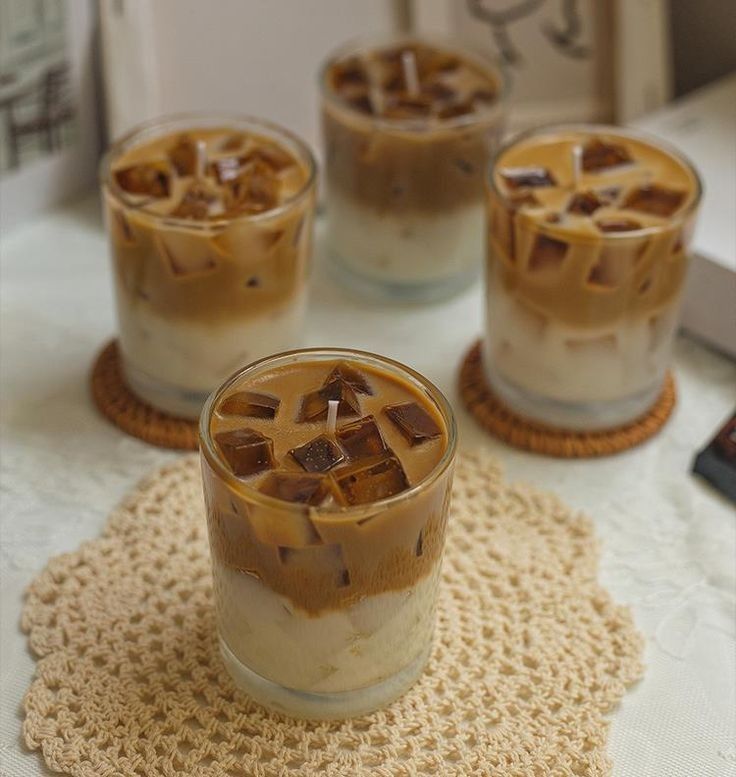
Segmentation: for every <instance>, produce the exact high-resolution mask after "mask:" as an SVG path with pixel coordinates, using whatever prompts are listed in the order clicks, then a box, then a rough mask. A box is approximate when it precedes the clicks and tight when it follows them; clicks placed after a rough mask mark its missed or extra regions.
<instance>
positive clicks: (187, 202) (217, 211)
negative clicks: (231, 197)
mask: <svg viewBox="0 0 736 777" xmlns="http://www.w3.org/2000/svg"><path fill="white" fill-rule="evenodd" d="M224 212H225V203H224V202H223V200H222V198H221V196H220V193H219V192H217V191H216V190H215V189H213V188H211V187H210V186H208V185H207V184H205V183H204V182H202V181H195V182H194V183H193V184H192V185H191V186H190V187H189V188H188V189H187V190H186V192H184V196H183V197H182V198H181V200H180V201H179V203H178V204H177V205H176V207H175V208H174V209H173V210H172V211H171V213H170V215H171V216H174V218H179V219H200V220H201V219H206V218H209V217H214V216H219V215H222V214H223V213H224Z"/></svg>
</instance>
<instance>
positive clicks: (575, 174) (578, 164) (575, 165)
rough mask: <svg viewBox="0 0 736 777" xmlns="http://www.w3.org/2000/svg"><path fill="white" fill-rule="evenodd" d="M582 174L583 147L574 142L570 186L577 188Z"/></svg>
mask: <svg viewBox="0 0 736 777" xmlns="http://www.w3.org/2000/svg"><path fill="white" fill-rule="evenodd" d="M582 175H583V147H582V146H581V145H580V144H579V143H576V144H575V145H574V146H573V147H572V186H573V189H575V190H577V189H578V188H579V187H580V178H581V177H582Z"/></svg>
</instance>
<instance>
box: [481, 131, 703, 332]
mask: <svg viewBox="0 0 736 777" xmlns="http://www.w3.org/2000/svg"><path fill="white" fill-rule="evenodd" d="M576 148H577V149H579V151H578V153H579V155H580V161H579V163H578V164H579V175H578V177H577V180H576V179H575V176H574V169H575V164H576V162H575V161H574V154H575V151H574V149H576ZM698 196H699V185H698V182H697V180H696V178H695V175H694V174H693V172H692V170H691V169H690V168H689V166H688V165H687V164H686V163H684V162H683V161H681V160H680V159H678V158H676V157H675V156H673V155H672V154H670V153H668V152H667V151H666V150H664V149H661V148H658V147H657V146H655V145H652V144H650V143H647V142H645V141H643V140H639V139H637V138H633V137H629V136H628V135H625V134H621V135H619V134H615V133H609V132H601V133H597V132H593V131H591V132H586V131H573V130H570V131H561V132H554V133H550V134H540V135H535V136H532V137H529V138H527V139H524V140H522V141H520V142H519V143H517V144H514V145H512V146H510V147H509V148H508V149H506V151H504V152H503V153H502V154H501V156H500V157H499V158H498V159H497V160H496V163H495V166H494V171H493V186H492V187H490V190H489V211H490V219H489V230H490V232H489V255H488V259H489V263H490V267H489V277H490V273H493V272H496V273H497V274H498V277H499V279H500V281H501V283H502V286H503V288H505V289H506V291H507V292H508V293H510V294H513V295H514V296H516V297H517V298H518V299H519V301H520V302H521V303H522V304H524V305H525V306H526V307H527V308H529V309H530V310H531V311H532V312H534V311H536V312H538V313H540V314H542V315H545V316H551V317H553V318H556V319H558V320H560V321H562V322H564V323H567V324H571V325H575V326H584V327H594V328H595V327H600V326H604V325H607V324H609V323H611V322H612V321H614V320H616V319H617V318H620V317H621V316H623V315H624V314H625V315H632V314H633V315H637V314H648V313H651V312H656V311H658V310H660V309H661V308H663V307H665V306H666V305H668V304H669V303H670V302H671V301H672V300H673V299H674V298H676V297H677V296H678V294H679V292H680V291H681V288H682V284H683V281H684V277H685V271H686V264H687V257H686V249H687V246H688V244H689V242H690V238H691V234H692V229H693V225H694V216H695V214H694V207H693V206H694V204H695V203H696V201H697V198H698Z"/></svg>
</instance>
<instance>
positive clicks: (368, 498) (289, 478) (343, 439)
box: [214, 362, 442, 506]
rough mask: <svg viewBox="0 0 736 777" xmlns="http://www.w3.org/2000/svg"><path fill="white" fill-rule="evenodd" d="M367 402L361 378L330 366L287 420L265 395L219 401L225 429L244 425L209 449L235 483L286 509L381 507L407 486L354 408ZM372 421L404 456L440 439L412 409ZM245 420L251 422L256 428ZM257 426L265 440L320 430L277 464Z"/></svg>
mask: <svg viewBox="0 0 736 777" xmlns="http://www.w3.org/2000/svg"><path fill="white" fill-rule="evenodd" d="M374 394H375V392H374V388H373V386H372V385H371V381H370V379H369V378H368V376H367V375H365V374H364V373H363V372H361V371H360V370H358V369H356V368H355V367H353V366H352V365H350V364H348V363H346V362H340V363H337V364H336V365H335V366H334V368H333V369H332V370H331V371H330V372H329V374H328V375H327V377H326V378H325V380H324V381H323V385H321V386H319V387H318V388H316V389H314V390H311V391H306V392H304V393H303V394H302V395H301V397H300V401H299V403H298V409H297V412H296V416H295V417H294V418H285V417H280V413H282V412H283V410H282V408H283V402H282V401H281V400H280V399H279V398H278V397H276V396H273V395H272V394H265V393H260V392H256V391H237V392H235V393H233V394H230V395H229V396H227V397H225V398H224V399H223V400H222V402H221V403H220V405H219V406H218V407H217V413H218V415H219V416H221V417H225V418H227V419H228V420H229V421H232V420H235V419H243V423H244V424H245V425H244V426H243V427H238V428H235V429H229V430H227V431H221V432H218V433H216V434H215V435H214V440H215V444H216V445H217V447H218V448H219V451H220V454H221V456H222V459H223V460H224V461H225V462H226V464H227V466H228V467H229V469H230V470H231V471H232V473H233V474H234V475H235V476H236V477H239V478H247V479H253V480H252V484H253V486H254V487H255V488H257V489H258V490H259V491H261V492H262V493H264V494H267V495H269V496H273V497H276V498H278V499H282V500H284V501H287V502H298V503H302V504H305V505H313V506H318V505H327V504H334V505H336V506H351V505H360V504H367V503H371V502H375V501H377V500H381V499H385V498H387V497H390V496H394V495H395V494H399V493H401V492H402V491H406V490H407V489H408V488H410V486H411V485H412V484H411V483H410V481H409V478H408V476H407V474H406V472H405V469H404V466H403V465H402V462H401V460H400V458H399V456H398V455H397V453H396V451H394V450H393V449H392V448H391V447H390V446H389V444H388V443H387V441H386V439H385V436H384V433H383V432H382V431H381V425H380V423H379V421H378V419H377V418H376V416H375V415H374V414H373V413H364V412H363V410H362V408H361V397H364V398H367V397H371V398H374ZM331 401H332V402H337V423H336V425H335V426H334V428H332V429H330V428H329V427H328V424H327V423H326V422H327V418H328V412H329V403H330V402H331ZM380 413H381V415H382V416H383V419H384V421H383V422H384V423H387V424H389V425H391V426H392V428H395V429H396V431H397V432H398V434H399V435H400V438H398V439H401V438H403V439H404V440H405V441H406V443H407V447H408V451H407V452H406V453H404V455H405V456H407V455H412V450H414V449H415V448H417V446H422V445H423V444H425V443H427V442H429V441H430V440H434V439H436V438H438V437H440V436H441V434H442V429H441V428H440V426H439V425H438V423H437V421H435V419H434V418H433V417H432V416H431V415H430V413H429V412H428V411H427V410H426V409H425V408H423V407H422V406H421V405H420V404H419V402H416V401H408V402H400V403H394V404H386V405H382V406H380ZM245 419H253V421H251V422H250V423H251V424H253V423H254V422H255V421H257V422H259V424H258V427H259V428H258V429H255V428H252V427H251V426H250V425H248V422H247V421H246V420H245ZM263 421H265V422H267V424H270V423H271V422H272V423H273V424H274V425H275V426H274V431H273V432H271V434H272V435H276V433H277V431H278V426H276V425H278V424H279V423H281V424H293V425H295V426H297V427H301V426H302V425H303V424H310V425H321V426H322V429H321V430H320V431H318V432H316V433H315V436H314V437H312V438H310V439H308V440H307V441H306V442H303V443H301V444H299V445H296V446H294V447H292V448H291V449H289V450H288V451H287V452H286V454H285V455H284V456H283V457H282V458H281V461H279V460H278V457H277V456H275V455H274V443H273V439H272V438H271V437H269V433H268V429H269V427H268V425H267V424H265V425H264V424H263V423H260V422H263ZM323 422H324V423H323ZM302 439H303V437H302ZM264 473H267V474H265V476H264Z"/></svg>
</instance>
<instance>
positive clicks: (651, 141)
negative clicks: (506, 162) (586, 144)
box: [485, 121, 703, 242]
mask: <svg viewBox="0 0 736 777" xmlns="http://www.w3.org/2000/svg"><path fill="white" fill-rule="evenodd" d="M576 131H577V132H580V131H586V132H591V131H593V132H596V133H600V134H601V135H605V134H610V135H619V136H622V137H629V138H632V139H634V140H639V141H642V142H644V143H647V144H648V145H650V146H654V147H655V148H657V147H658V148H660V149H661V150H662V151H664V152H665V153H667V154H669V155H670V156H671V157H673V158H674V159H675V160H677V161H678V162H679V163H680V164H681V165H682V166H683V167H684V168H685V170H687V172H689V173H690V175H691V176H692V177H693V181H694V182H695V193H694V197H693V198H692V200H691V201H690V203H688V205H687V207H686V208H684V209H683V210H682V212H680V213H677V214H675V215H673V216H672V218H669V219H668V220H667V221H664V222H663V223H662V224H652V225H650V226H647V227H642V228H641V229H632V230H630V231H628V232H606V233H602V234H601V237H602V238H603V239H604V240H606V241H608V240H632V239H636V238H640V237H642V236H643V235H652V234H657V233H659V232H662V230H665V229H669V228H671V227H672V226H673V225H676V224H681V223H682V222H683V221H685V220H687V218H688V217H690V216H691V215H692V214H693V213H695V212H696V211H697V209H698V207H699V205H700V202H701V200H702V198H703V181H702V179H701V177H700V173H698V170H697V168H696V167H695V165H694V164H693V163H692V162H691V161H690V159H689V158H688V157H687V156H686V155H685V154H684V153H683V152H682V151H680V150H679V149H678V148H676V147H675V146H674V145H672V144H671V143H669V142H668V141H666V140H663V139H662V138H659V137H658V136H657V135H654V134H652V133H649V132H643V131H641V130H638V129H631V128H629V127H619V126H617V125H615V124H602V123H597V122H593V121H592V122H555V123H552V124H543V125H540V126H538V127H532V128H530V129H527V130H523V131H522V132H518V133H516V134H515V135H513V136H512V137H510V138H509V139H508V140H506V141H505V142H504V143H502V144H501V145H500V146H499V147H498V149H497V150H496V152H495V153H494V154H493V157H492V158H491V161H490V162H489V163H488V167H487V172H486V177H485V178H486V186H487V187H488V189H489V190H490V191H491V192H493V193H494V194H495V195H496V196H497V197H498V199H499V200H501V202H503V203H504V204H506V205H508V204H510V203H511V200H510V199H509V197H508V195H507V194H505V193H504V192H503V191H501V190H500V189H499V188H498V185H497V184H496V178H495V175H494V173H495V170H496V163H497V162H498V161H499V160H500V159H501V156H502V155H503V154H504V153H505V152H506V151H508V150H509V149H510V148H513V147H514V146H515V145H517V144H518V143H521V142H523V141H525V140H528V139H529V138H533V137H535V136H537V135H546V134H548V133H549V134H552V133H554V132H576ZM535 227H537V228H540V231H542V232H546V231H548V232H551V233H555V234H563V233H564V228H562V229H561V228H560V225H559V224H552V223H550V224H535ZM598 239H599V238H598V237H597V236H596V240H598ZM580 242H584V241H583V240H582V239H581V241H580Z"/></svg>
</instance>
